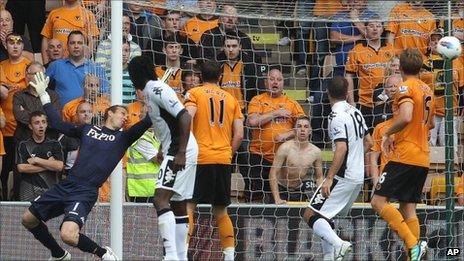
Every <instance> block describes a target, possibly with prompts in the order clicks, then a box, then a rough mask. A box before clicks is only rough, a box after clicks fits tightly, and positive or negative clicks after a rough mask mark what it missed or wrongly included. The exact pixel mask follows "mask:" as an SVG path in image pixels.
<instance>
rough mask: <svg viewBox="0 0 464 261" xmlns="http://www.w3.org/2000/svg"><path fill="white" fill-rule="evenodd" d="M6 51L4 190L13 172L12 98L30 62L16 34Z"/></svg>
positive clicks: (1, 89)
mask: <svg viewBox="0 0 464 261" xmlns="http://www.w3.org/2000/svg"><path fill="white" fill-rule="evenodd" d="M6 39H7V40H6V50H7V52H8V60H5V61H2V62H0V71H1V72H2V73H1V74H0V83H1V85H0V99H1V103H0V105H1V107H2V109H3V113H4V114H5V118H6V124H5V127H4V128H3V129H2V132H3V143H4V146H5V153H6V154H5V157H4V162H5V164H3V168H2V174H1V178H2V184H3V186H4V189H5V188H6V181H7V180H8V176H9V173H10V171H12V170H15V167H14V166H13V165H14V157H15V152H16V142H15V138H14V132H15V129H16V120H15V118H14V114H13V96H14V94H15V93H16V92H18V91H20V90H22V89H24V88H26V86H27V84H26V77H25V74H26V66H27V65H28V64H29V63H30V62H31V61H29V60H28V59H27V58H25V57H23V55H22V52H23V47H24V44H23V41H22V37H21V36H20V35H18V34H9V35H8V36H7V37H6ZM13 177H14V182H13V195H12V198H13V199H18V196H19V195H18V192H19V175H13Z"/></svg>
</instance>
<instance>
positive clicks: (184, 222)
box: [176, 216, 189, 261]
mask: <svg viewBox="0 0 464 261" xmlns="http://www.w3.org/2000/svg"><path fill="white" fill-rule="evenodd" d="M188 229H189V225H188V216H180V217H179V216H176V248H177V258H179V260H182V261H183V260H187V252H188V242H187V235H188Z"/></svg>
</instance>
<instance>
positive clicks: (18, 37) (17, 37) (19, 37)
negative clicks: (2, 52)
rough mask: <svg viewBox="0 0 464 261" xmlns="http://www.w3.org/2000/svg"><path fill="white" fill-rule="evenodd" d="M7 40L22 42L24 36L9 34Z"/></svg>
mask: <svg viewBox="0 0 464 261" xmlns="http://www.w3.org/2000/svg"><path fill="white" fill-rule="evenodd" d="M7 41H8V42H13V43H18V42H19V43H22V42H23V38H22V37H21V36H17V35H10V36H8V38H7Z"/></svg>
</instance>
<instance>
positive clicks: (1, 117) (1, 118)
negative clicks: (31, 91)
mask: <svg viewBox="0 0 464 261" xmlns="http://www.w3.org/2000/svg"><path fill="white" fill-rule="evenodd" d="M4 127H5V114H3V110H2V107H0V128H4ZM4 155H5V146H4V145H3V133H2V132H1V131H0V172H1V171H2V165H3V156H4ZM7 183H8V181H7ZM4 191H5V195H3V192H4ZM7 199H8V186H6V190H4V188H3V177H2V178H1V179H0V201H3V200H7Z"/></svg>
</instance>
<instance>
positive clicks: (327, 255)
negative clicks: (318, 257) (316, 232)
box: [321, 239, 335, 260]
mask: <svg viewBox="0 0 464 261" xmlns="http://www.w3.org/2000/svg"><path fill="white" fill-rule="evenodd" d="M321 243H322V253H323V257H324V260H334V258H335V257H334V252H335V249H334V247H333V246H332V245H331V244H330V243H329V242H327V241H325V240H324V239H322V240H321Z"/></svg>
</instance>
